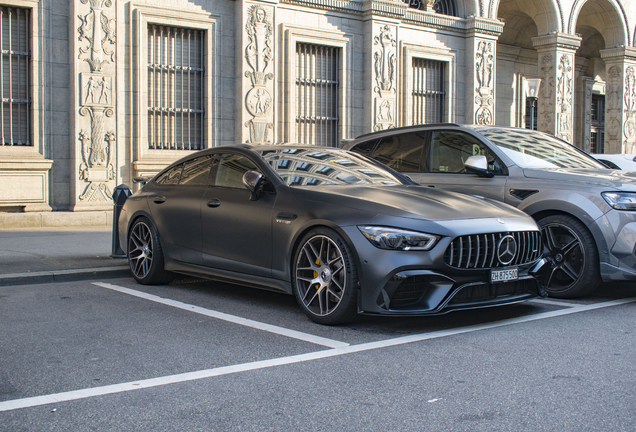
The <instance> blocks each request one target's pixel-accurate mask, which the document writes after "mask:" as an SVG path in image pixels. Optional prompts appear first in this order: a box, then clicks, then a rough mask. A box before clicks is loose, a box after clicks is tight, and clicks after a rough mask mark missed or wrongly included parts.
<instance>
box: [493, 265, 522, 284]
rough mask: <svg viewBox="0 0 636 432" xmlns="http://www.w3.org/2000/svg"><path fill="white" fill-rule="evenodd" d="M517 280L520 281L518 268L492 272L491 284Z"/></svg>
mask: <svg viewBox="0 0 636 432" xmlns="http://www.w3.org/2000/svg"><path fill="white" fill-rule="evenodd" d="M517 279H519V270H518V269H516V268H509V269H505V270H491V271H490V282H491V283H498V282H508V281H515V280H517Z"/></svg>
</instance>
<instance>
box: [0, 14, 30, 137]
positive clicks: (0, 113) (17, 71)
mask: <svg viewBox="0 0 636 432" xmlns="http://www.w3.org/2000/svg"><path fill="white" fill-rule="evenodd" d="M30 21H31V20H30V11H29V10H28V9H21V8H14V7H7V6H0V47H1V48H2V61H1V62H0V91H1V92H2V104H0V129H1V131H0V133H1V134H2V145H5V146H32V145H33V142H32V140H31V97H30V91H31V90H30V86H31V83H30V75H29V68H30V60H31V52H30V48H29V46H30V40H29V39H30V31H31V30H30V28H31V27H30V25H31V24H30Z"/></svg>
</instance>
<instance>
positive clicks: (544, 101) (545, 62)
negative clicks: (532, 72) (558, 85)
mask: <svg viewBox="0 0 636 432" xmlns="http://www.w3.org/2000/svg"><path fill="white" fill-rule="evenodd" d="M540 69H541V90H540V92H541V98H540V101H541V105H540V107H541V112H539V120H540V124H539V128H540V130H542V131H550V130H551V128H552V116H553V113H554V108H553V106H554V105H553V100H552V99H553V95H554V75H553V72H554V57H553V56H552V55H551V54H547V55H544V56H543V57H542V58H541V67H540Z"/></svg>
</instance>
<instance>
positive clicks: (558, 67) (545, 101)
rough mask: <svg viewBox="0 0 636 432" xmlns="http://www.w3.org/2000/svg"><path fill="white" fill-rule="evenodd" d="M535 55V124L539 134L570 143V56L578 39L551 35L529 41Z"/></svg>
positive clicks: (572, 68) (572, 95)
mask: <svg viewBox="0 0 636 432" xmlns="http://www.w3.org/2000/svg"><path fill="white" fill-rule="evenodd" d="M532 43H533V44H534V47H535V48H536V50H537V53H538V55H539V76H540V78H541V89H540V92H539V110H538V116H539V119H538V120H539V121H538V124H537V127H538V129H539V130H540V131H542V132H547V133H549V134H552V135H555V136H557V137H559V138H561V139H562V140H564V141H567V142H569V143H573V142H574V126H573V125H574V93H575V86H574V72H575V71H574V55H575V53H576V50H577V49H578V48H579V46H580V45H581V38H580V37H578V36H572V35H568V34H564V33H552V34H548V35H543V36H537V37H534V38H532Z"/></svg>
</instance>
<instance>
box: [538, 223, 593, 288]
mask: <svg viewBox="0 0 636 432" xmlns="http://www.w3.org/2000/svg"><path fill="white" fill-rule="evenodd" d="M538 225H539V227H540V228H541V234H542V239H543V253H544V255H543V256H544V258H547V259H548V261H549V262H550V269H549V270H548V271H547V272H546V274H545V276H544V281H543V283H544V285H545V287H546V291H547V292H548V295H549V296H550V297H556V298H576V297H582V296H585V295H588V294H590V293H591V292H592V291H594V290H595V289H596V288H597V287H598V285H599V284H600V282H601V278H600V271H599V262H598V250H597V249H596V243H595V242H594V238H593V237H592V234H591V233H590V231H589V230H588V229H587V228H586V227H585V225H583V224H582V223H581V222H580V221H579V220H578V219H575V218H573V217H571V216H567V215H552V216H546V217H544V218H543V219H541V220H539V221H538Z"/></svg>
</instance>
